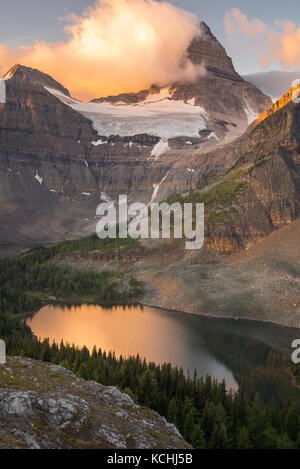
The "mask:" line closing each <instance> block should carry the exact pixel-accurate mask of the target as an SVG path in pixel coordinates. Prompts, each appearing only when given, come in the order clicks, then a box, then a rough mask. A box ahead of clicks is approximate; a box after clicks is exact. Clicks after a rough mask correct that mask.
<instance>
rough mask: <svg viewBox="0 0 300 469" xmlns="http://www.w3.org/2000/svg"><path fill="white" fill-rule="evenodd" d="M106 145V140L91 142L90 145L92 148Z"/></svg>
mask: <svg viewBox="0 0 300 469" xmlns="http://www.w3.org/2000/svg"><path fill="white" fill-rule="evenodd" d="M106 143H107V140H97V142H92V145H94V147H98V146H99V145H105V144H106Z"/></svg>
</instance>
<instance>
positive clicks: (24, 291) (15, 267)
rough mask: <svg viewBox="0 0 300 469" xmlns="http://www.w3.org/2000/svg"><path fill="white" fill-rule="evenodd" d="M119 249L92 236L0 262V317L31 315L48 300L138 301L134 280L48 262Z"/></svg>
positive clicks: (116, 242) (116, 243)
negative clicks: (65, 255)
mask: <svg viewBox="0 0 300 469" xmlns="http://www.w3.org/2000/svg"><path fill="white" fill-rule="evenodd" d="M125 241H126V240H125ZM120 245H121V240H108V241H107V242H106V240H100V239H98V238H97V237H93V236H92V237H89V238H84V239H82V240H78V241H74V242H73V241H71V242H70V243H62V244H58V245H56V246H52V247H50V248H45V249H43V248H41V249H39V250H37V251H33V252H32V253H30V254H27V255H23V256H22V257H20V258H18V259H3V260H0V317H1V316H3V315H16V314H20V313H26V312H30V311H33V310H35V309H36V308H38V307H39V306H40V305H41V300H43V299H47V298H49V297H55V298H57V299H66V300H70V301H71V300H78V301H80V300H83V301H91V302H95V303H119V302H122V303H126V302H128V301H130V300H132V299H135V298H137V297H139V296H140V295H141V294H142V291H143V285H142V283H140V282H138V281H136V280H135V279H134V278H130V279H129V280H125V279H124V280H122V279H120V278H119V275H118V274H117V273H116V272H101V273H97V272H94V271H91V270H90V271H85V272H84V271H79V270H75V269H72V268H69V267H58V266H56V265H54V264H53V263H52V262H51V259H52V258H53V257H54V256H55V255H56V254H58V253H61V252H71V251H73V250H75V248H76V249H77V248H78V249H79V248H80V249H82V250H84V249H86V250H88V249H94V248H96V246H97V247H98V248H99V249H100V248H101V247H102V248H103V246H105V247H106V248H107V249H108V246H114V247H115V248H116V247H117V246H120Z"/></svg>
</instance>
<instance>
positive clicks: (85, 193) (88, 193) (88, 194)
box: [82, 192, 91, 196]
mask: <svg viewBox="0 0 300 469" xmlns="http://www.w3.org/2000/svg"><path fill="white" fill-rule="evenodd" d="M82 195H87V196H90V195H91V194H90V192H82Z"/></svg>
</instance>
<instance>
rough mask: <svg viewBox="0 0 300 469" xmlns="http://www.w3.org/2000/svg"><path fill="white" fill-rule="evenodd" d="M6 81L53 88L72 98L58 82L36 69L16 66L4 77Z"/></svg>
mask: <svg viewBox="0 0 300 469" xmlns="http://www.w3.org/2000/svg"><path fill="white" fill-rule="evenodd" d="M4 78H5V79H6V80H11V79H13V80H17V81H26V82H29V83H30V84H36V85H40V86H43V87H48V88H53V89H55V90H58V91H60V92H61V93H63V94H65V95H67V96H70V93H69V91H68V90H67V89H66V88H65V87H64V86H62V85H61V84H60V83H59V82H58V81H56V80H54V78H52V77H51V76H50V75H47V74H46V73H44V72H41V71H40V70H37V69H36V68H31V67H26V66H25V65H21V64H15V65H14V66H13V67H11V68H10V69H9V70H8V72H7V73H6V74H5V75H4Z"/></svg>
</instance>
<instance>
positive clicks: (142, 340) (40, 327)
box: [27, 305, 236, 388]
mask: <svg viewBox="0 0 300 469" xmlns="http://www.w3.org/2000/svg"><path fill="white" fill-rule="evenodd" d="M27 324H28V325H29V326H30V327H31V329H32V331H33V333H34V334H35V335H36V336H37V337H39V338H40V339H42V340H43V339H45V338H49V339H50V342H52V341H55V342H56V343H60V342H61V340H63V341H64V343H69V344H75V345H76V346H78V347H83V346H84V345H85V346H86V347H88V349H89V350H90V351H91V350H92V349H93V347H94V346H96V347H97V348H101V349H102V350H105V351H107V352H108V351H113V352H115V354H116V356H117V357H119V356H120V355H122V356H123V357H128V356H130V355H132V356H136V355H137V354H139V355H140V357H141V358H142V359H143V358H146V360H147V361H152V362H155V363H157V364H163V363H171V364H172V365H173V366H179V367H183V368H184V370H185V371H186V372H187V371H188V370H190V371H191V373H193V371H194V370H195V369H197V370H198V374H199V375H202V376H205V375H206V374H211V375H212V376H213V377H214V378H216V379H219V380H222V379H223V378H225V379H226V382H227V384H228V386H229V387H232V388H236V382H235V379H234V377H233V375H232V373H231V371H230V370H228V369H227V368H226V367H225V366H224V365H223V364H221V363H220V362H219V360H217V359H216V357H215V356H214V354H212V352H211V351H210V350H209V349H208V348H207V344H206V341H205V331H202V328H201V324H200V322H199V324H198V323H197V325H198V326H197V327H195V324H194V322H191V318H190V317H189V316H187V315H183V314H175V313H170V312H168V311H162V310H159V309H156V308H148V307H140V306H135V307H128V306H126V307H122V306H117V307H113V308H109V309H105V308H102V307H101V306H93V305H82V306H71V307H66V306H64V307H63V306H60V305H49V306H46V307H44V308H42V309H41V310H40V311H39V312H38V313H37V314H36V315H35V316H34V317H33V318H30V319H28V321H27Z"/></svg>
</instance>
